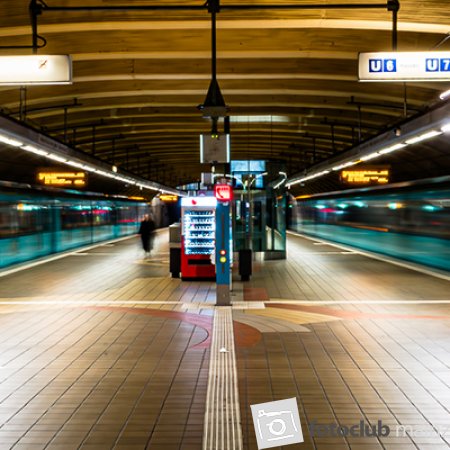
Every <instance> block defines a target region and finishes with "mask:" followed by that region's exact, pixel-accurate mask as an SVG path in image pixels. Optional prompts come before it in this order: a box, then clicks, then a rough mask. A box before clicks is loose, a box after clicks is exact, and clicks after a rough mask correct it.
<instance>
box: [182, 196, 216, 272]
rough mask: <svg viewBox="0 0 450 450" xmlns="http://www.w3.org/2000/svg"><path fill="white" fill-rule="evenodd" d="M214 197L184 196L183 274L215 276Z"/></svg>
mask: <svg viewBox="0 0 450 450" xmlns="http://www.w3.org/2000/svg"><path fill="white" fill-rule="evenodd" d="M216 205H217V200H216V198H215V197H183V198H182V199H181V278H182V279H215V277H216V267H215V265H214V264H213V262H212V261H213V260H214V255H215V245H216V243H215V230H216V222H215V218H216Z"/></svg>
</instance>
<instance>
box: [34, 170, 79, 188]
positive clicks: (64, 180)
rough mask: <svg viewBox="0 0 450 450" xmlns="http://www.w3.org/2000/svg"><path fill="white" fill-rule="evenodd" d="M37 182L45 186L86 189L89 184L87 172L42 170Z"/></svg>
mask: <svg viewBox="0 0 450 450" xmlns="http://www.w3.org/2000/svg"><path fill="white" fill-rule="evenodd" d="M37 181H38V182H39V183H41V184H44V185H45V186H56V187H63V188H84V187H86V183H87V174H86V172H63V171H56V170H42V171H39V172H38V174H37Z"/></svg>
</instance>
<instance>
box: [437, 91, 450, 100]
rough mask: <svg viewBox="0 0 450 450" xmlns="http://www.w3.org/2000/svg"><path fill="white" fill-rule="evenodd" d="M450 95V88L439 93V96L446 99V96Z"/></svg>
mask: <svg viewBox="0 0 450 450" xmlns="http://www.w3.org/2000/svg"><path fill="white" fill-rule="evenodd" d="M448 97H450V89H449V90H448V91H444V92H442V93H441V94H440V95H439V98H440V99H441V100H445V99H446V98H448Z"/></svg>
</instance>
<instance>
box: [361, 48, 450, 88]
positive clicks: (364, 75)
mask: <svg viewBox="0 0 450 450" xmlns="http://www.w3.org/2000/svg"><path fill="white" fill-rule="evenodd" d="M359 81H450V52H390V53H360V54H359Z"/></svg>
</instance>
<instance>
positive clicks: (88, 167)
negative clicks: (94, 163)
mask: <svg viewBox="0 0 450 450" xmlns="http://www.w3.org/2000/svg"><path fill="white" fill-rule="evenodd" d="M83 169H84V170H87V171H88V172H96V171H97V169H95V168H94V167H91V166H86V165H83Z"/></svg>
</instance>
